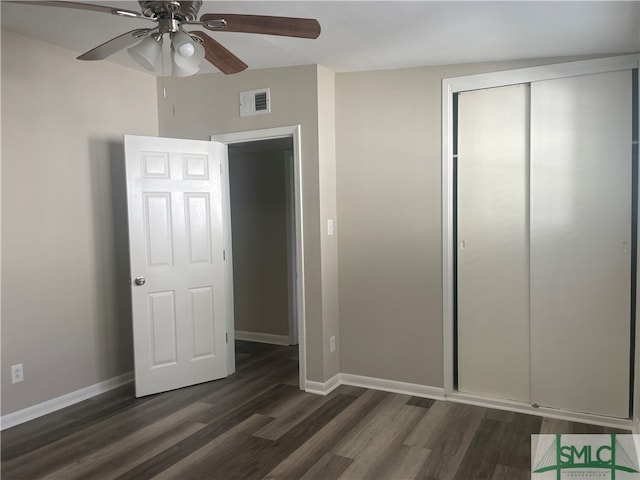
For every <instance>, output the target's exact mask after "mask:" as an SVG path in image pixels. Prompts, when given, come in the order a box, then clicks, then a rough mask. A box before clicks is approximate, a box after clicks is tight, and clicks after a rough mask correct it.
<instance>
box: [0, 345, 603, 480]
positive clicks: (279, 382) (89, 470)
mask: <svg viewBox="0 0 640 480" xmlns="http://www.w3.org/2000/svg"><path fill="white" fill-rule="evenodd" d="M236 348H237V350H236V351H237V373H236V374H235V375H233V376H231V377H229V378H227V379H225V380H219V381H216V382H210V383H206V384H201V385H196V386H193V387H189V388H184V389H180V390H175V391H172V392H167V393H163V394H160V395H153V396H150V397H145V398H140V399H136V398H134V395H133V387H132V386H131V385H127V386H124V387H122V388H119V389H117V390H113V391H111V392H108V393H106V394H103V395H100V396H98V397H94V398H92V399H89V400H86V401H84V402H81V403H78V404H76V405H73V406H71V407H68V408H66V409H64V410H60V411H58V412H55V413H52V414H50V415H47V416H45V417H41V418H39V419H36V420H33V421H31V422H28V423H25V424H22V425H19V426H16V427H14V428H11V429H8V430H6V431H4V432H2V472H1V473H2V479H3V480H10V479H20V480H27V479H36V478H51V479H61V480H72V479H90V480H92V479H119V480H124V479H149V478H158V479H180V480H183V479H184V480H191V479H194V480H200V479H203V480H204V479H225V480H232V479H259V478H270V479H323V480H325V479H327V480H329V479H337V478H340V479H383V480H386V479H405V478H407V479H408V478H421V479H431V480H445V479H465V480H466V479H470V480H471V479H473V480H480V479H493V480H498V479H500V480H503V479H504V480H518V479H528V478H530V471H529V468H530V441H531V434H532V433H538V432H542V433H608V432H609V431H611V432H613V431H614V430H608V429H605V428H602V427H596V426H591V425H585V424H578V423H571V422H566V421H561V420H552V419H547V418H545V419H543V418H541V417H536V416H531V415H524V414H517V413H511V412H504V411H498V410H491V409H486V408H481V407H475V406H470V405H463V404H457V403H452V402H440V401H434V400H427V399H422V398H416V397H411V396H406V395H399V394H393V393H385V392H378V391H374V390H367V389H362V388H355V387H346V386H342V387H340V388H338V389H337V390H335V391H334V392H332V393H331V394H330V395H327V396H326V397H322V396H317V395H312V394H308V393H304V392H302V391H300V390H299V389H298V386H297V385H298V373H297V372H298V364H297V355H298V352H297V348H295V347H278V346H272V345H264V344H257V343H248V342H237V346H236Z"/></svg>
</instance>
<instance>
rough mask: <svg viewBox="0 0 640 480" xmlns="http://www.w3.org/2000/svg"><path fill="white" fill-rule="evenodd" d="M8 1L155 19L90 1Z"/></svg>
mask: <svg viewBox="0 0 640 480" xmlns="http://www.w3.org/2000/svg"><path fill="white" fill-rule="evenodd" d="M8 3H18V4H23V5H41V6H45V7H62V8H74V9H76V10H90V11H92V12H101V13H110V14H111V15H118V16H121V17H135V18H144V19H145V20H153V19H152V18H149V17H145V16H144V15H143V14H142V13H140V12H136V11H134V10H127V9H126V8H113V7H104V6H102V5H93V4H90V3H78V2H40V1H28V0H25V1H12V0H9V2H8Z"/></svg>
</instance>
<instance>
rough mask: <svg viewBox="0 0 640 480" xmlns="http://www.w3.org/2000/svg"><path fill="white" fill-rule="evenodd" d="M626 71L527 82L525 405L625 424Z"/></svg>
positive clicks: (628, 172)
mask: <svg viewBox="0 0 640 480" xmlns="http://www.w3.org/2000/svg"><path fill="white" fill-rule="evenodd" d="M631 79H632V77H631V72H630V71H629V70H626V71H618V72H608V73H601V74H594V75H582V76H578V77H568V78H559V79H554V80H547V81H542V82H534V83H532V84H531V323H532V376H533V381H532V385H533V397H532V400H533V402H534V403H537V404H540V405H542V406H548V407H555V408H560V409H563V410H573V411H579V412H588V413H594V414H599V415H607V416H613V417H622V418H625V417H627V416H628V415H629V368H630V367H629V362H630V348H631V339H630V337H631V335H630V333H631V330H630V328H631V327H630V315H631V307H630V305H631V304H630V301H631V255H632V245H631V183H632V178H631V116H632V102H631V98H632V95H631V89H632V83H631Z"/></svg>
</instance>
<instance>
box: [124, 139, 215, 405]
mask: <svg viewBox="0 0 640 480" xmlns="http://www.w3.org/2000/svg"><path fill="white" fill-rule="evenodd" d="M223 152H224V146H223V145H221V144H219V143H216V142H204V141H196V140H179V139H169V138H156V137H140V136H130V135H127V136H125V154H126V169H127V196H128V208H129V247H130V255H131V294H132V304H133V333H134V355H135V384H136V396H138V397H140V396H143V395H149V394H152V393H158V392H162V391H166V390H172V389H175V388H180V387H185V386H188V385H193V384H196V383H201V382H206V381H210V380H214V379H218V378H222V377H225V376H227V344H226V329H227V327H226V318H225V284H224V268H223V265H224V263H223V262H224V259H223V236H222V203H221V202H222V197H221V184H220V165H221V158H222V155H223Z"/></svg>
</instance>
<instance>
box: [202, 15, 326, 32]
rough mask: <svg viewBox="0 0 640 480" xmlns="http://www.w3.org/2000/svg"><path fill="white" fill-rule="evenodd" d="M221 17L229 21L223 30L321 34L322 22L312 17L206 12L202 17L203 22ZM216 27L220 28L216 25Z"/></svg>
mask: <svg viewBox="0 0 640 480" xmlns="http://www.w3.org/2000/svg"><path fill="white" fill-rule="evenodd" d="M221 19H223V20H225V21H226V23H227V25H226V27H224V28H221V29H220V31H221V32H242V33H262V34H265V35H281V36H283V37H299V38H318V36H319V35H320V24H319V23H318V21H317V20H314V19H311V18H293V17H271V16H265V15H236V14H221V13H206V14H204V15H202V17H200V21H201V22H208V21H211V20H221ZM214 29H215V30H218V28H215V27H214Z"/></svg>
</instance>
